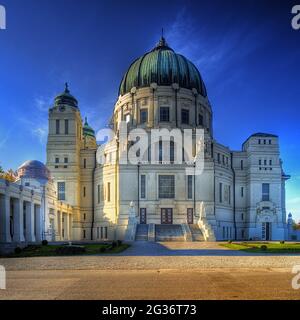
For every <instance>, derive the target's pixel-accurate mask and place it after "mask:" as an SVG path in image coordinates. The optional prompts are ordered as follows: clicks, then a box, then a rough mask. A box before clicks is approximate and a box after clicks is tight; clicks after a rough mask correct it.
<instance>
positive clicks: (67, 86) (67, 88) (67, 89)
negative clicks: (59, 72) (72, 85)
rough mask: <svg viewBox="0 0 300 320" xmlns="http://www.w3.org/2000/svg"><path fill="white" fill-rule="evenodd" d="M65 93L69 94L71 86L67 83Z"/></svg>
mask: <svg viewBox="0 0 300 320" xmlns="http://www.w3.org/2000/svg"><path fill="white" fill-rule="evenodd" d="M65 92H67V93H69V92H70V91H69V85H68V82H66V83H65Z"/></svg>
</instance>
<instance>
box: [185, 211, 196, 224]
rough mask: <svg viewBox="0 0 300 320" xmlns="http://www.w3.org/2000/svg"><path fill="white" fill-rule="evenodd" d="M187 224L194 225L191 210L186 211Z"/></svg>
mask: <svg viewBox="0 0 300 320" xmlns="http://www.w3.org/2000/svg"><path fill="white" fill-rule="evenodd" d="M187 223H188V224H193V223H194V212H193V208H188V209H187Z"/></svg>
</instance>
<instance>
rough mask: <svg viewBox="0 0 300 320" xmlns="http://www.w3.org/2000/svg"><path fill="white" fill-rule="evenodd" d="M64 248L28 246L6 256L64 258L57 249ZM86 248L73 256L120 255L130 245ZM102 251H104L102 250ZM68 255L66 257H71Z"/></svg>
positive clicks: (101, 245) (91, 246) (96, 245)
mask: <svg viewBox="0 0 300 320" xmlns="http://www.w3.org/2000/svg"><path fill="white" fill-rule="evenodd" d="M59 247H62V245H46V246H42V245H34V246H28V247H26V248H24V249H22V251H21V252H20V253H12V254H9V255H6V256H5V257H7V258H18V257H48V256H63V255H62V254H57V253H56V249H57V248H59ZM82 247H85V250H86V251H85V252H83V253H78V254H73V255H93V254H110V253H119V252H122V251H124V250H126V249H127V248H128V247H129V245H128V244H121V245H119V246H116V247H114V248H113V247H112V246H111V245H110V244H85V245H82ZM101 249H102V250H101ZM69 255H70V254H66V255H65V256H69Z"/></svg>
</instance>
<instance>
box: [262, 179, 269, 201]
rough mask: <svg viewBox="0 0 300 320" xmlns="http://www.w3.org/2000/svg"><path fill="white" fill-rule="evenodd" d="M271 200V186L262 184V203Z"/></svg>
mask: <svg viewBox="0 0 300 320" xmlns="http://www.w3.org/2000/svg"><path fill="white" fill-rule="evenodd" d="M269 200H270V184H269V183H263V184H262V201H269Z"/></svg>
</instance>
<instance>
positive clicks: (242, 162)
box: [241, 160, 244, 170]
mask: <svg viewBox="0 0 300 320" xmlns="http://www.w3.org/2000/svg"><path fill="white" fill-rule="evenodd" d="M241 170H244V161H243V160H241Z"/></svg>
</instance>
